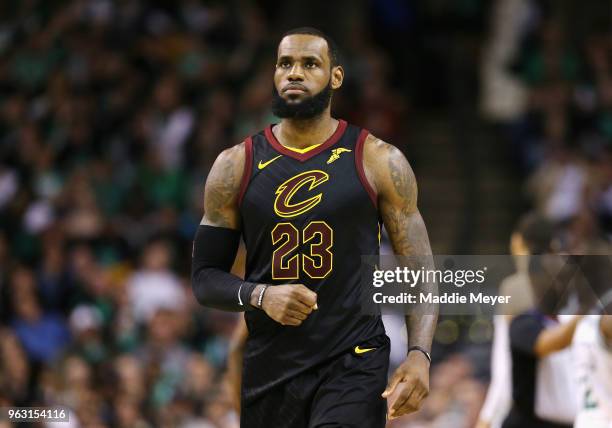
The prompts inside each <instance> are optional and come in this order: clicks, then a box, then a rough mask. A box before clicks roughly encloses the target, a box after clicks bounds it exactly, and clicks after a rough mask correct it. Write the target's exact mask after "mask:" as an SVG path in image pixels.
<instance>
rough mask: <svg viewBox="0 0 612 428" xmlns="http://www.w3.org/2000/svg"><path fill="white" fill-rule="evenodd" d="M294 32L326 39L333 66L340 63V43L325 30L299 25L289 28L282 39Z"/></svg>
mask: <svg viewBox="0 0 612 428" xmlns="http://www.w3.org/2000/svg"><path fill="white" fill-rule="evenodd" d="M294 34H308V35H311V36H316V37H320V38H322V39H324V40H325V41H326V42H327V54H328V55H329V60H330V62H331V66H332V67H335V66H337V65H340V52H339V50H338V45H337V44H336V42H335V41H334V39H332V38H331V37H330V36H328V35H327V34H325V33H324V32H323V31H321V30H317V29H316V28H313V27H298V28H294V29H293V30H289V31H287V32H286V33H285V34H283V36H282V37H281V40H282V39H284V38H285V37H287V36H291V35H294Z"/></svg>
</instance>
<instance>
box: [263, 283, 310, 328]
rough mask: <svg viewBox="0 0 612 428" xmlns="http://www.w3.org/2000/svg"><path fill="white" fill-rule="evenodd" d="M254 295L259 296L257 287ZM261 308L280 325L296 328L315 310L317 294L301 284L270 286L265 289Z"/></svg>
mask: <svg viewBox="0 0 612 428" xmlns="http://www.w3.org/2000/svg"><path fill="white" fill-rule="evenodd" d="M254 295H255V296H259V286H257V288H255V291H254V292H253V294H252V296H254ZM261 308H262V309H263V310H264V312H265V313H266V314H268V316H269V317H270V318H272V319H273V320H274V321H276V322H278V323H280V324H282V325H291V326H298V325H300V324H302V322H303V321H304V320H305V319H306V318H307V317H308V315H310V313H311V312H312V311H313V310H314V309H317V293H315V292H314V291H312V290H310V289H308V288H307V287H305V286H304V285H302V284H283V285H272V286H269V287H268V288H266V291H265V293H264V297H263V301H262V302H261Z"/></svg>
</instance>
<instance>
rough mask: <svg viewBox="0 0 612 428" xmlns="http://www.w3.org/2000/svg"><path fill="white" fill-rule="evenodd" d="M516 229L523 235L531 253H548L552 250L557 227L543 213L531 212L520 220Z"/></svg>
mask: <svg viewBox="0 0 612 428" xmlns="http://www.w3.org/2000/svg"><path fill="white" fill-rule="evenodd" d="M515 231H516V232H517V233H518V234H520V235H521V236H522V237H523V239H524V240H525V245H526V246H527V248H528V249H529V252H530V253H531V254H546V253H549V252H550V251H551V248H552V242H553V239H554V237H555V232H556V227H555V224H554V223H553V222H552V221H550V220H549V219H547V218H546V217H544V216H543V215H541V214H539V213H535V212H530V213H528V214H525V215H524V216H523V217H522V218H521V219H520V220H519V222H518V225H517V227H516V229H515Z"/></svg>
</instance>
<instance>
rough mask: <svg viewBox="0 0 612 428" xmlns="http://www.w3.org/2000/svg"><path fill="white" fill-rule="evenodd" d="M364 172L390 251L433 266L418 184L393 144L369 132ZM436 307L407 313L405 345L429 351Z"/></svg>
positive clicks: (430, 286) (429, 286) (428, 288)
mask: <svg viewBox="0 0 612 428" xmlns="http://www.w3.org/2000/svg"><path fill="white" fill-rule="evenodd" d="M364 165H365V168H366V175H367V176H368V179H369V180H370V183H372V184H373V185H374V187H375V190H376V192H377V194H378V204H379V210H380V212H381V215H382V218H383V222H384V225H385V227H386V229H387V232H388V233H389V238H390V239H391V245H392V246H393V251H394V253H395V254H397V255H399V256H411V257H410V259H409V261H410V262H412V263H411V264H412V265H413V266H410V267H411V268H415V269H420V268H421V266H424V267H425V269H434V263H433V258H432V257H431V255H432V252H431V246H430V244H429V237H428V236H427V229H426V228H425V223H424V222H423V218H422V217H421V213H419V210H418V208H417V183H416V178H415V176H414V173H413V171H412V168H411V167H410V164H409V163H408V161H407V160H406V157H405V156H404V155H403V153H402V152H401V151H400V150H399V149H397V148H396V147H394V146H392V145H390V144H387V143H385V142H383V141H381V140H379V139H377V138H376V137H373V136H372V135H370V136H369V137H368V139H367V140H366V143H365V146H364ZM422 287H423V291H424V292H428V291H431V292H437V285H436V284H435V283H431V284H423V285H422ZM437 313H438V312H437V306H436V305H434V304H431V305H428V304H420V305H417V306H416V307H414V308H413V309H412V310H411V312H410V315H408V316H406V328H407V332H408V346H409V347H410V346H420V347H422V348H424V349H427V350H428V351H429V350H430V349H431V342H432V339H433V335H434V332H435V329H436V322H437V318H438V316H437Z"/></svg>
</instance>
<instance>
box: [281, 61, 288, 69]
mask: <svg viewBox="0 0 612 428" xmlns="http://www.w3.org/2000/svg"><path fill="white" fill-rule="evenodd" d="M290 66H291V64H290V63H289V61H281V62H279V63H278V67H280V68H288V67H290Z"/></svg>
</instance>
